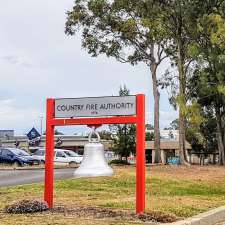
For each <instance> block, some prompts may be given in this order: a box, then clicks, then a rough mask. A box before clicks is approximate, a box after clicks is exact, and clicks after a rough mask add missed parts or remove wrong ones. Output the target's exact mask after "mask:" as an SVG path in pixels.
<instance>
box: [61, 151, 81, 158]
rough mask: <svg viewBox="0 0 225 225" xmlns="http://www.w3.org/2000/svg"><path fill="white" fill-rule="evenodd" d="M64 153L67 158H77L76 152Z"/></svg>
mask: <svg viewBox="0 0 225 225" xmlns="http://www.w3.org/2000/svg"><path fill="white" fill-rule="evenodd" d="M64 152H65V153H66V155H67V156H69V157H77V156H79V155H78V154H77V153H76V152H72V151H64Z"/></svg>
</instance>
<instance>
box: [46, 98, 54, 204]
mask: <svg viewBox="0 0 225 225" xmlns="http://www.w3.org/2000/svg"><path fill="white" fill-rule="evenodd" d="M54 107H55V100H54V99H47V110H46V111H47V112H46V146H45V148H46V154H45V193H44V199H45V201H46V202H47V203H48V206H49V208H52V207H53V184H54V125H53V124H52V119H53V118H54V113H55V109H54Z"/></svg>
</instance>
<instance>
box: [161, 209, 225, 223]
mask: <svg viewBox="0 0 225 225" xmlns="http://www.w3.org/2000/svg"><path fill="white" fill-rule="evenodd" d="M224 220H225V206H221V207H219V208H216V209H213V210H210V211H208V212H205V213H201V214H199V215H196V216H193V217H191V218H188V219H186V220H181V221H177V222H175V223H166V224H165V223H164V225H214V224H216V223H219V222H222V221H224Z"/></svg>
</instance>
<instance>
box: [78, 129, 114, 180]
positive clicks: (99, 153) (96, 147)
mask: <svg viewBox="0 0 225 225" xmlns="http://www.w3.org/2000/svg"><path fill="white" fill-rule="evenodd" d="M93 134H95V135H97V140H96V139H92V135H93ZM88 141H89V143H88V144H85V146H84V156H83V160H82V162H81V165H80V167H79V168H78V169H76V170H75V172H74V176H75V177H98V176H112V175H113V170H112V168H111V167H110V166H109V165H108V163H107V160H106V158H105V154H104V146H103V144H101V143H100V136H99V134H98V133H97V132H96V131H95V130H93V131H92V132H91V133H90V134H89V137H88Z"/></svg>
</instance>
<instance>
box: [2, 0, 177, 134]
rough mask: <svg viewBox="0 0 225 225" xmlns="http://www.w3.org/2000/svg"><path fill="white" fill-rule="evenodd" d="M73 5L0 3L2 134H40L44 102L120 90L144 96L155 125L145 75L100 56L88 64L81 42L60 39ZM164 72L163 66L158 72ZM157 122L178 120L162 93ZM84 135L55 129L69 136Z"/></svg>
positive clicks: (45, 0)
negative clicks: (37, 131)
mask: <svg viewBox="0 0 225 225" xmlns="http://www.w3.org/2000/svg"><path fill="white" fill-rule="evenodd" d="M72 5H73V0H63V1H55V0H20V1H15V0H7V1H2V2H1V7H0V31H1V33H0V77H1V85H0V129H14V130H15V133H16V134H25V133H27V132H28V131H29V130H30V129H31V128H32V127H33V126H35V127H36V128H37V129H40V116H44V117H45V101H46V98H47V97H70V98H73V97H74V98H76V97H85V96H88V97H89V96H108V95H109V96H110V95H117V94H118V90H119V86H120V85H123V84H126V86H127V87H128V88H129V89H130V91H131V94H137V93H144V94H146V96H147V109H146V111H147V118H146V119H147V121H148V122H151V123H152V122H153V97H152V83H151V76H150V72H149V69H148V68H147V67H146V66H145V65H144V64H140V65H138V66H135V67H132V66H130V65H125V64H120V63H118V62H116V61H115V60H113V59H108V58H106V57H104V56H101V57H98V58H91V57H90V56H89V55H88V54H87V53H86V52H85V50H82V49H81V43H80V38H79V37H68V36H66V35H65V34H64V24H65V19H66V14H65V13H66V11H67V10H70V9H71V7H72ZM166 67H167V65H166V64H164V65H163V66H162V68H161V70H160V71H163V69H165V68H166ZM160 116H161V119H160V126H161V128H164V127H165V126H167V125H168V124H169V123H170V122H171V120H173V119H175V118H176V117H177V112H175V111H174V110H173V109H172V107H171V106H170V105H169V103H168V96H167V94H166V92H162V93H161V99H160ZM44 125H45V122H44V121H43V126H44ZM44 129H45V128H44ZM44 129H43V130H44ZM82 129H83V128H81V127H72V128H71V127H70V128H59V130H61V131H64V132H65V133H68V134H69V133H75V132H76V133H77V132H81V131H83V130H82Z"/></svg>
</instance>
